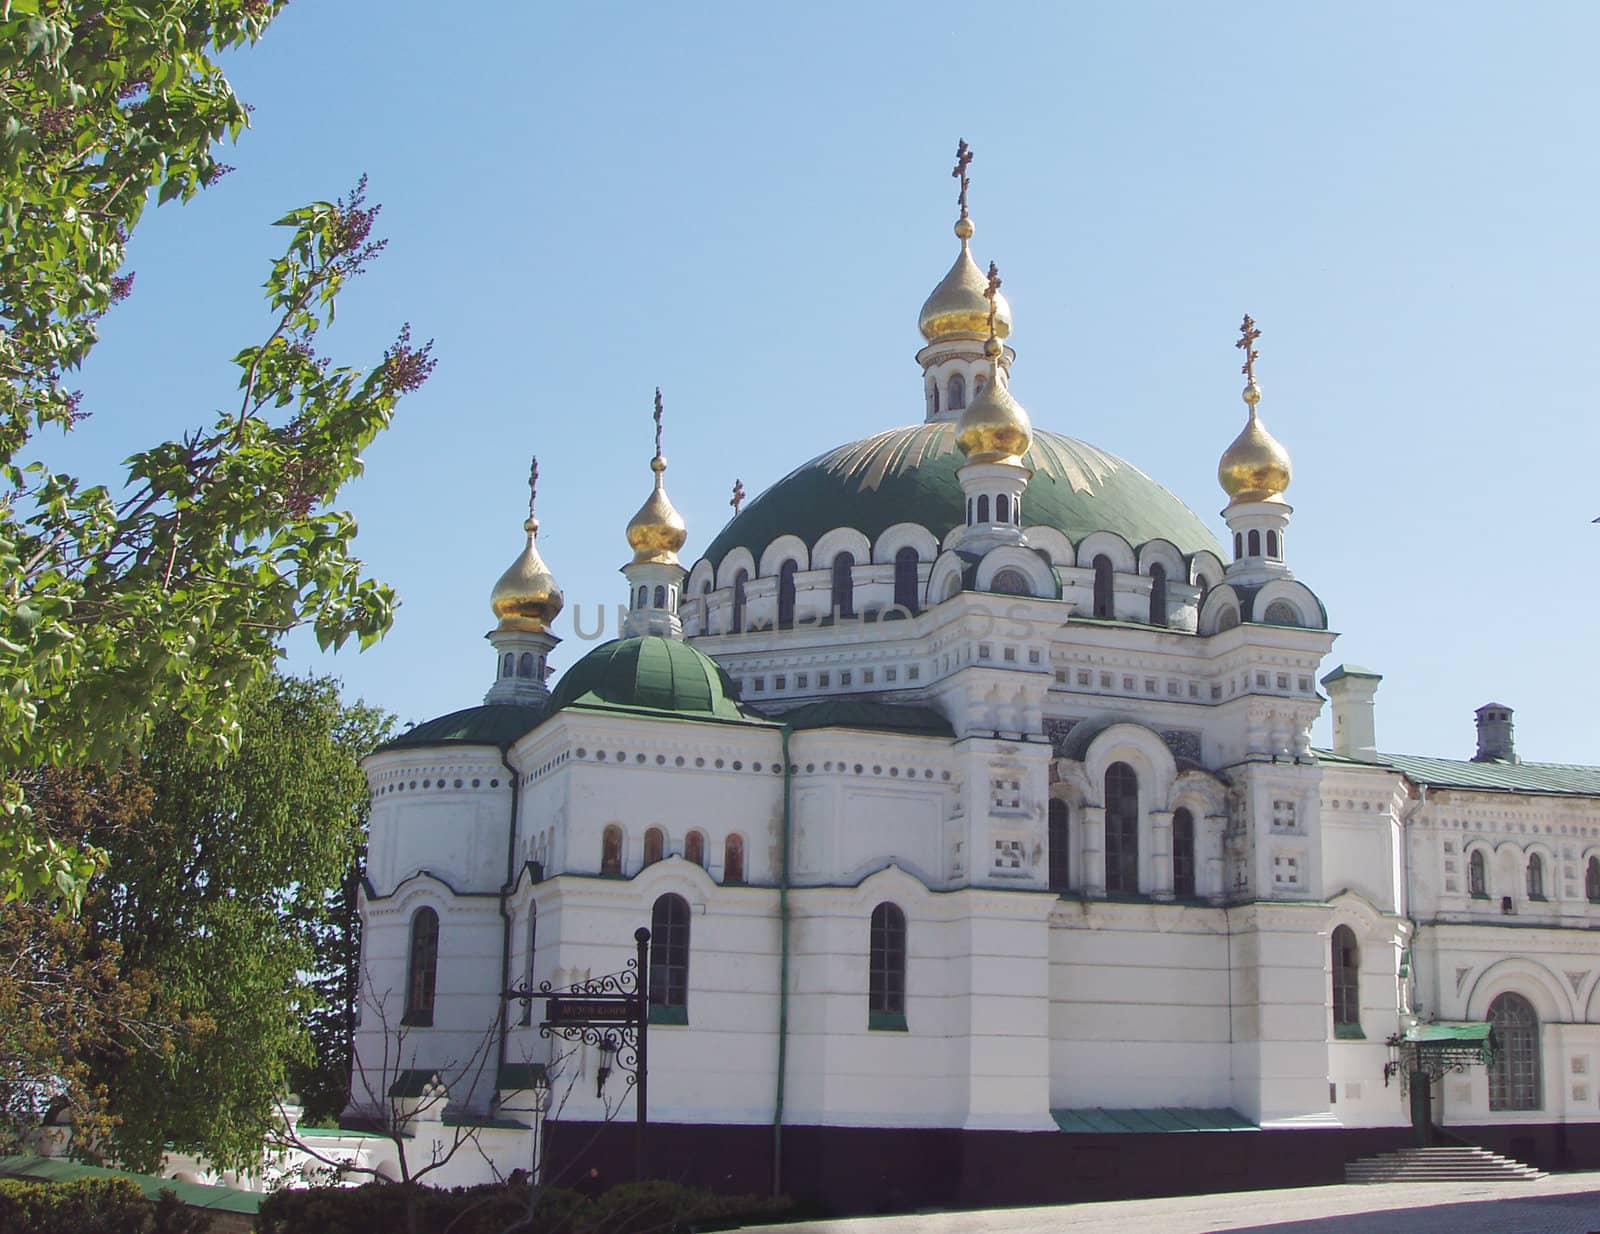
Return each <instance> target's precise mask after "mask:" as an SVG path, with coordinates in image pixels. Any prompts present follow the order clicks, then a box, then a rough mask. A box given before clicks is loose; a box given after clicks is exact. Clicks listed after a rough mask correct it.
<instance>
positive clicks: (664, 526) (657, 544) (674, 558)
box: [628, 386, 689, 566]
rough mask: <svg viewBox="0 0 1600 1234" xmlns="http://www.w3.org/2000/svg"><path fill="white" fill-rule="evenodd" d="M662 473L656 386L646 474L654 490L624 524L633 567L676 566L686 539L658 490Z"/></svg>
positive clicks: (681, 525)
mask: <svg viewBox="0 0 1600 1234" xmlns="http://www.w3.org/2000/svg"><path fill="white" fill-rule="evenodd" d="M666 469H667V460H666V458H665V457H664V456H663V455H662V453H661V387H660V386H657V387H656V453H655V457H654V458H652V459H651V460H650V470H651V471H653V472H655V473H656V486H655V488H654V489H653V490H651V493H650V496H649V497H647V498H645V502H644V505H642V506H640V507H639V512H638V513H637V514H635V515H634V516H633V517H632V518H631V519H629V520H628V546H629V547H630V548H632V549H633V561H634V564H635V565H644V564H646V563H653V564H657V565H669V566H675V565H677V564H678V550H679V549H680V548H682V547H683V542H684V541H685V540H686V539H688V536H689V529H688V527H686V526H685V525H684V521H683V516H682V515H681V514H679V513H678V512H677V510H675V509H673V506H672V502H671V501H670V500H668V498H667V490H666V489H665V488H663V487H662V483H661V473H662V472H664V471H666Z"/></svg>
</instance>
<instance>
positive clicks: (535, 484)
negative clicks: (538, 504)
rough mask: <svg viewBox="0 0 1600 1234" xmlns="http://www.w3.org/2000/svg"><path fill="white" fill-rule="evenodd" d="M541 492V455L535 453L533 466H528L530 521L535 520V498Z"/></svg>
mask: <svg viewBox="0 0 1600 1234" xmlns="http://www.w3.org/2000/svg"><path fill="white" fill-rule="evenodd" d="M538 493H539V456H538V455H534V458H533V466H532V467H530V468H528V521H529V522H530V523H531V522H533V521H534V520H533V499H534V498H535V497H536V496H537V495H538Z"/></svg>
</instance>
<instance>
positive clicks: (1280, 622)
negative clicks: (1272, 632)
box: [1262, 600, 1300, 626]
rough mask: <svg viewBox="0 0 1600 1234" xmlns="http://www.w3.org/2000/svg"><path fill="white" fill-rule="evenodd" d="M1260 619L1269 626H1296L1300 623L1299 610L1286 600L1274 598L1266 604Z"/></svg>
mask: <svg viewBox="0 0 1600 1234" xmlns="http://www.w3.org/2000/svg"><path fill="white" fill-rule="evenodd" d="M1262 619H1263V620H1264V621H1265V622H1266V623H1267V624H1268V625H1269V626H1297V625H1299V624H1300V610H1299V609H1297V608H1295V606H1294V605H1292V604H1290V603H1289V601H1287V600H1274V601H1273V602H1272V603H1271V604H1269V605H1267V611H1266V612H1265V613H1263V614H1262Z"/></svg>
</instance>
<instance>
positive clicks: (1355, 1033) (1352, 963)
mask: <svg viewBox="0 0 1600 1234" xmlns="http://www.w3.org/2000/svg"><path fill="white" fill-rule="evenodd" d="M1333 1035H1334V1036H1335V1037H1359V1036H1361V1035H1362V1034H1361V949H1360V948H1359V947H1358V946H1357V945H1356V935H1355V931H1354V930H1352V929H1351V928H1350V927H1349V926H1336V927H1334V931H1333Z"/></svg>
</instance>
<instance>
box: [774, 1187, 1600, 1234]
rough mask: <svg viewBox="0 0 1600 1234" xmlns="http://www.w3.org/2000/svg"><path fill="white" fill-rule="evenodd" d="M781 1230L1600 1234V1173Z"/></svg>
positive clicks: (866, 1220) (852, 1233) (856, 1221)
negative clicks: (1507, 1181)
mask: <svg viewBox="0 0 1600 1234" xmlns="http://www.w3.org/2000/svg"><path fill="white" fill-rule="evenodd" d="M781 1230H782V1234H1063V1232H1066V1234H1090V1232H1092V1234H1212V1231H1218V1230H1234V1231H1243V1232H1246V1234H1600V1172H1594V1173H1581V1174H1556V1175H1552V1176H1550V1177H1549V1178H1544V1179H1540V1180H1538V1181H1537V1182H1530V1183H1370V1184H1366V1185H1363V1186H1335V1187H1300V1188H1296V1189H1293V1190H1288V1191H1238V1192H1231V1193H1229V1194H1226V1195H1201V1196H1183V1197H1179V1198H1176V1199H1161V1200H1120V1201H1117V1202H1115V1203H1105V1204H1063V1205H1058V1206H1054V1207H1050V1208H1009V1209H987V1210H984V1211H982V1212H965V1213H923V1214H917V1215H914V1216H906V1217H856V1218H851V1219H849V1220H845V1221H809V1222H803V1223H800V1224H797V1225H789V1226H783V1227H781Z"/></svg>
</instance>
